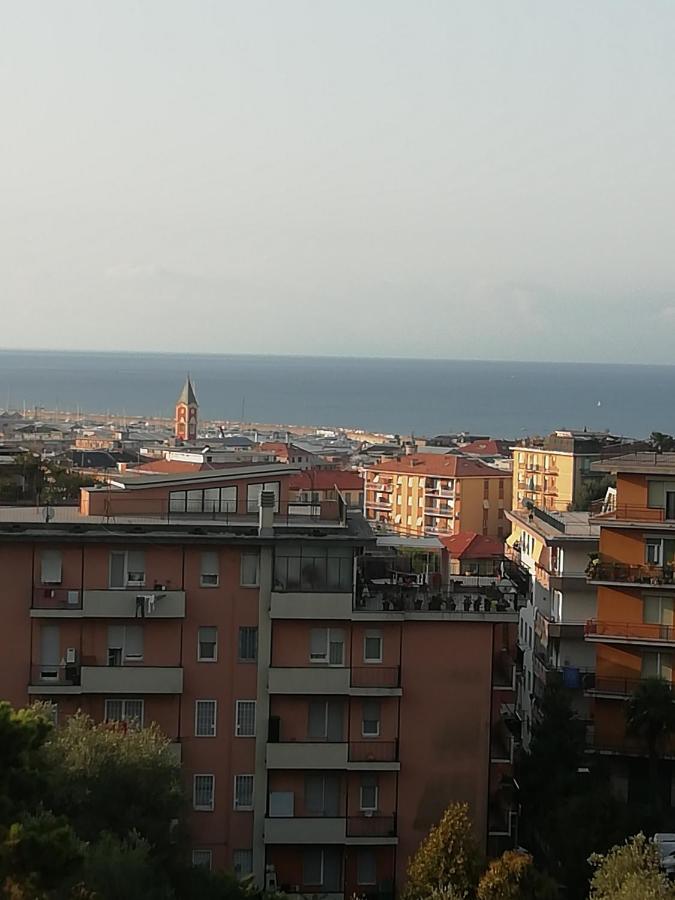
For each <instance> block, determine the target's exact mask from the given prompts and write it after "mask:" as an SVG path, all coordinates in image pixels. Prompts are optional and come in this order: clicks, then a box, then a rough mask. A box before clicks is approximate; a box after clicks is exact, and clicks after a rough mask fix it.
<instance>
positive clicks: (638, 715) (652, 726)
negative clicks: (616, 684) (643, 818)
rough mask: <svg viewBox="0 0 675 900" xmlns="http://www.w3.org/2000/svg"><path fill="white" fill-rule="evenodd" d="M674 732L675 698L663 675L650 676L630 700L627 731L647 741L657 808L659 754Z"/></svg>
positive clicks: (651, 788) (652, 795)
mask: <svg viewBox="0 0 675 900" xmlns="http://www.w3.org/2000/svg"><path fill="white" fill-rule="evenodd" d="M674 731H675V701H673V695H672V692H671V689H670V685H669V684H668V683H667V682H666V681H664V680H663V679H662V678H647V679H645V680H644V681H643V682H641V683H640V685H639V686H638V687H637V689H636V690H635V692H634V693H633V695H632V696H631V697H630V698H629V699H628V704H627V706H626V733H627V734H629V735H632V736H633V737H637V738H639V739H641V740H642V741H644V744H645V747H646V750H647V756H648V758H649V783H650V795H651V801H652V804H653V805H654V807H655V808H656V807H658V806H660V805H661V803H660V796H659V757H660V755H661V753H662V751H663V749H664V745H665V744H666V742H667V740H668V738H669V737H670V735H671V734H672V733H673V732H674Z"/></svg>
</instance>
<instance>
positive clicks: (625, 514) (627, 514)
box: [596, 503, 674, 522]
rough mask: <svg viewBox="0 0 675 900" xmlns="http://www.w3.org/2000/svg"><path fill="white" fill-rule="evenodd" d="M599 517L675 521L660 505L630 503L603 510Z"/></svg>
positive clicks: (633, 520) (636, 520)
mask: <svg viewBox="0 0 675 900" xmlns="http://www.w3.org/2000/svg"><path fill="white" fill-rule="evenodd" d="M596 518H598V519H619V520H625V521H628V522H668V521H674V520H672V519H668V518H666V511H665V509H662V508H660V507H652V506H632V505H629V504H624V503H620V504H617V505H616V507H615V508H614V509H610V510H608V511H607V512H601V513H598V514H597V515H596Z"/></svg>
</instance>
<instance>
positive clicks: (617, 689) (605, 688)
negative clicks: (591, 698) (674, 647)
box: [586, 675, 673, 697]
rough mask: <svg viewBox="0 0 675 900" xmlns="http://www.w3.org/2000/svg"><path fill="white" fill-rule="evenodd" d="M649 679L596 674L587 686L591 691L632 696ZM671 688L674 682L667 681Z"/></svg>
mask: <svg viewBox="0 0 675 900" xmlns="http://www.w3.org/2000/svg"><path fill="white" fill-rule="evenodd" d="M647 680H648V679H645V678H616V677H612V676H606V675H596V676H595V678H594V679H593V681H592V682H591V683H590V684H589V685H588V686H587V687H586V690H587V691H589V693H593V694H607V695H610V696H614V697H630V696H631V695H632V694H634V693H635V691H636V690H637V689H638V688H639V687H640V685H641V684H644V683H645V681H647ZM664 684H667V685H668V687H669V688H670V690H671V691H672V690H673V684H672V682H670V681H665V679H664Z"/></svg>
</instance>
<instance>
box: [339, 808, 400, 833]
mask: <svg viewBox="0 0 675 900" xmlns="http://www.w3.org/2000/svg"><path fill="white" fill-rule="evenodd" d="M347 837H396V815H395V814H394V815H391V816H382V815H379V814H376V813H374V814H373V815H370V816H369V815H360V816H347Z"/></svg>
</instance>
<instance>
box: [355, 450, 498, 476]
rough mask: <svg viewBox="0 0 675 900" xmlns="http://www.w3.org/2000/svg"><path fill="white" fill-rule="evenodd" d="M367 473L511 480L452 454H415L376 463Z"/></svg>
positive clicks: (487, 467)
mask: <svg viewBox="0 0 675 900" xmlns="http://www.w3.org/2000/svg"><path fill="white" fill-rule="evenodd" d="M368 471H369V472H398V473H401V474H402V473H407V474H408V475H431V476H436V477H438V478H503V479H505V480H508V479H510V478H511V475H510V473H509V472H505V471H504V470H503V469H495V468H494V466H488V464H487V463H484V462H481V460H479V459H467V458H466V457H463V456H456V455H455V454H454V453H415V454H411V455H410V456H398V457H396V458H395V459H388V460H385V461H384V462H381V463H377V465H375V466H371V467H370V469H368Z"/></svg>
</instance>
